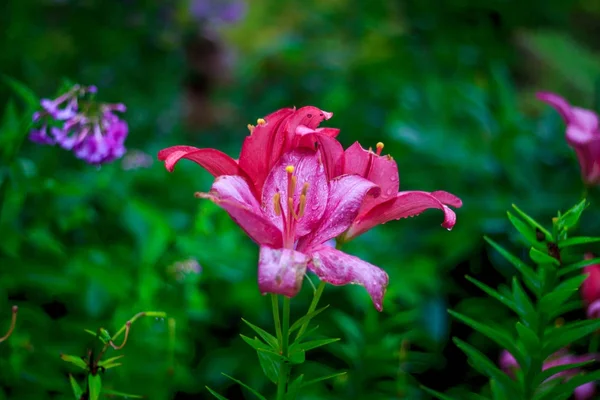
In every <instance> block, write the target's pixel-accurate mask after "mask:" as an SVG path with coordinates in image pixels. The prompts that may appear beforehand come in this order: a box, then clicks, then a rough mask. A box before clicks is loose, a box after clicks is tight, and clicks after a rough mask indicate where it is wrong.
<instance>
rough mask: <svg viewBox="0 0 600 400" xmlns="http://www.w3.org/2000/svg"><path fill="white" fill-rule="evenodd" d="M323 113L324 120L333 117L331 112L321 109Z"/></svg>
mask: <svg viewBox="0 0 600 400" xmlns="http://www.w3.org/2000/svg"><path fill="white" fill-rule="evenodd" d="M323 115H325V119H326V120H328V119H331V117H333V113H332V112H327V111H323Z"/></svg>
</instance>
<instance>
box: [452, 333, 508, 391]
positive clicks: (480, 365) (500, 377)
mask: <svg viewBox="0 0 600 400" xmlns="http://www.w3.org/2000/svg"><path fill="white" fill-rule="evenodd" d="M452 340H453V341H454V343H455V344H456V346H457V347H458V348H459V349H461V350H462V351H463V352H464V353H465V354H466V355H467V356H468V357H469V359H470V360H471V361H472V362H471V365H472V366H473V368H475V369H476V370H478V371H479V372H480V373H482V374H483V375H486V376H488V377H490V378H491V379H494V380H496V381H497V383H498V385H501V386H502V389H503V390H504V392H507V393H510V394H515V395H516V394H517V393H518V388H517V384H516V382H514V381H513V380H512V379H511V378H510V377H509V376H508V375H506V373H504V371H502V370H500V369H499V368H498V367H497V366H496V364H495V363H494V362H492V361H491V360H490V359H489V358H487V357H486V356H485V355H483V353H481V352H480V351H479V350H477V349H476V348H474V347H473V346H471V345H470V344H468V343H466V342H463V341H462V340H460V339H458V338H456V337H455V338H453V339H452Z"/></svg>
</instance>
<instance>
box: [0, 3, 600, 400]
mask: <svg viewBox="0 0 600 400" xmlns="http://www.w3.org/2000/svg"><path fill="white" fill-rule="evenodd" d="M192 3H193V4H192ZM200 3H202V4H200ZM225 3H228V4H225ZM599 26H600V3H599V2H598V1H596V0H581V1H565V0H545V1H542V0H531V1H528V2H525V1H516V0H503V1H499V0H492V1H487V2H484V1H479V0H448V1H439V0H437V1H434V0H411V1H398V0H388V1H384V0H372V1H369V2H366V1H359V0H329V1H317V0H302V1H300V0H285V1H277V0H251V2H250V0H248V2H247V3H246V4H245V7H244V3H240V2H237V3H235V4H234V2H233V1H229V2H225V1H203V0H193V1H191V2H187V1H184V2H181V1H173V2H171V3H167V2H159V1H133V0H129V1H126V0H122V1H116V0H110V1H100V0H81V1H74V0H73V1H69V0H8V1H6V2H2V4H0V49H1V51H0V72H1V73H3V74H6V75H8V76H11V77H13V78H15V79H17V80H19V81H21V82H23V83H24V84H25V85H27V86H28V87H30V88H31V89H32V90H34V91H35V92H36V93H37V94H38V95H39V96H40V97H52V96H54V95H55V92H56V90H57V89H58V87H59V86H60V84H61V82H62V80H63V78H68V79H71V80H73V81H76V82H79V83H82V84H95V85H97V86H98V88H99V94H98V97H99V98H100V99H102V100H104V101H108V102H123V103H125V104H126V105H127V107H128V111H127V113H126V114H125V119H126V120H127V122H128V123H129V127H130V134H129V137H128V140H127V142H126V146H127V148H128V150H129V153H128V154H127V155H126V156H125V157H124V159H122V160H119V161H117V162H114V163H113V164H110V165H105V166H102V167H101V168H96V167H91V166H88V165H86V164H84V163H83V162H81V161H79V160H76V159H75V158H74V156H73V155H72V154H70V153H68V152H66V151H63V150H61V149H58V148H53V147H41V146H37V145H35V144H33V143H30V142H26V143H25V144H24V146H23V147H22V148H21V151H20V153H19V158H18V159H17V161H16V162H15V163H14V164H12V165H5V164H4V165H0V173H1V176H2V180H3V182H6V185H5V186H6V188H7V190H6V196H5V202H4V208H3V210H2V214H1V215H2V219H1V220H0V331H3V330H4V329H5V328H6V327H8V325H9V321H10V306H12V305H13V304H16V305H18V306H19V308H20V311H19V319H18V322H17V327H16V329H15V332H14V333H13V335H12V337H11V338H10V339H9V340H8V341H6V342H4V343H1V344H0V399H4V398H6V399H23V400H26V399H36V400H45V399H69V398H72V393H71V391H70V390H71V389H70V387H69V383H68V374H69V373H74V374H75V376H76V377H81V375H77V370H76V368H75V367H73V366H72V365H70V364H67V363H65V362H64V361H62V360H61V359H60V357H59V355H60V354H61V353H67V354H73V355H79V356H84V355H85V354H86V352H87V349H88V348H89V346H90V343H91V340H92V339H93V338H92V337H91V336H89V335H88V334H87V333H85V332H84V331H83V329H84V328H87V329H91V330H95V329H97V328H99V327H104V328H106V329H108V330H110V331H111V332H114V331H116V329H118V328H119V327H120V326H121V325H122V324H123V323H124V322H125V321H127V320H128V319H129V318H131V317H132V316H133V315H134V314H136V313H137V312H140V311H165V312H167V313H168V317H169V318H172V320H171V322H169V319H165V320H160V319H159V320H156V319H154V318H147V319H142V320H139V321H138V322H136V323H135V324H134V326H133V327H132V330H131V334H130V337H129V342H128V344H127V345H126V346H125V348H124V349H123V350H122V354H124V355H125V357H124V359H123V366H122V367H119V368H115V369H112V370H110V371H108V372H107V373H106V375H104V377H103V380H104V384H105V386H106V387H107V388H115V389H118V390H121V391H124V392H129V393H134V394H140V395H144V396H145V397H146V398H148V399H177V400H185V399H203V398H210V397H209V396H210V395H209V394H208V392H207V391H206V389H205V388H204V387H205V386H206V385H208V386H210V387H211V388H213V389H215V390H217V391H219V392H220V393H222V394H224V395H225V396H227V397H228V398H231V399H236V398H244V397H243V396H244V395H247V394H248V393H246V392H244V391H243V390H242V389H240V387H239V386H237V385H235V384H234V383H233V382H231V381H229V380H227V379H226V378H225V377H223V376H222V375H221V372H225V373H227V374H229V375H232V376H234V377H236V378H238V379H240V380H242V381H244V382H246V383H247V384H249V385H250V386H252V387H254V388H256V389H258V390H259V391H261V392H263V393H265V394H267V395H270V394H272V391H273V388H272V385H271V384H270V382H268V381H267V379H266V378H265V377H264V376H263V374H262V371H261V369H260V367H259V365H258V362H257V360H256V355H255V353H254V351H253V350H252V349H251V348H249V347H248V346H247V345H246V344H245V343H243V341H242V340H241V339H240V338H239V333H244V334H247V335H251V333H250V331H249V328H247V327H246V326H245V325H244V324H243V323H242V321H241V317H244V318H245V319H247V320H249V321H251V322H253V323H255V324H257V325H259V326H261V327H263V328H265V329H267V330H270V331H272V330H273V328H272V316H271V310H270V303H269V299H268V298H266V297H263V296H261V295H260V294H259V292H258V288H257V284H256V266H257V254H258V250H257V248H256V246H255V245H254V244H253V243H251V241H250V240H249V239H248V238H246V237H245V236H244V234H243V233H242V232H241V230H240V229H238V227H237V226H235V224H234V223H233V222H232V221H231V220H230V219H229V217H228V216H227V215H226V213H225V212H223V211H222V210H220V209H219V208H217V207H216V206H215V205H213V204H212V203H210V202H207V201H200V200H198V199H195V198H194V197H193V193H194V192H195V191H199V190H208V189H209V187H210V183H211V177H210V175H209V174H208V173H206V172H205V171H204V170H202V169H201V168H199V167H198V166H197V165H195V164H193V163H191V162H182V163H181V164H180V165H178V166H177V168H176V170H175V172H174V173H172V174H169V173H168V172H167V171H165V169H164V167H163V166H162V164H161V163H160V162H158V161H157V160H156V159H155V155H156V153H157V151H158V150H160V149H161V148H163V147H167V146H171V145H176V144H187V145H193V146H197V147H216V148H219V149H221V150H223V151H226V152H227V153H229V154H230V155H233V156H237V152H238V150H239V148H240V146H241V142H242V139H243V137H244V136H245V135H247V133H248V131H247V129H246V125H247V124H248V123H254V121H256V119H257V118H259V117H263V116H264V115H266V114H268V113H270V112H272V111H274V110H276V109H279V108H283V107H289V106H294V105H295V106H298V107H300V106H303V105H315V106H317V107H320V108H322V109H324V110H326V111H332V112H334V117H333V118H332V119H331V120H330V121H327V124H326V125H327V126H333V127H339V128H341V130H342V131H341V132H342V133H341V134H340V136H339V139H340V141H341V142H342V143H343V144H344V145H345V146H347V145H350V144H351V143H352V142H354V141H355V140H359V141H360V142H361V143H362V144H363V146H364V147H369V146H374V145H375V144H376V143H377V142H378V141H383V142H384V143H385V149H384V153H388V154H391V155H392V156H393V157H394V159H395V160H396V161H397V163H398V165H399V168H400V177H401V188H402V189H403V190H426V191H433V190H446V191H449V192H451V193H454V194H456V195H458V196H459V197H461V198H462V200H463V202H464V206H463V208H462V209H460V210H458V211H457V214H458V223H457V225H456V227H455V228H454V230H453V231H452V232H448V231H446V230H445V229H443V228H441V227H440V226H439V225H440V223H441V222H442V220H441V214H440V213H439V212H435V211H428V212H426V213H424V214H423V215H421V216H419V217H418V218H412V219H408V220H402V221H395V222H392V223H389V224H386V225H385V226H381V227H378V228H376V229H374V230H372V231H370V232H368V233H367V234H365V235H363V236H361V237H360V238H358V239H356V240H354V241H353V242H351V243H349V244H347V245H346V247H345V251H347V252H349V253H351V254H355V255H358V256H360V257H362V258H364V259H365V260H368V261H369V262H371V263H373V264H376V265H378V266H380V267H382V268H384V269H385V270H386V271H387V272H388V274H389V275H390V285H389V288H388V291H387V295H386V300H385V305H384V308H385V310H384V312H383V313H381V314H379V313H377V312H376V311H375V309H374V308H373V306H372V304H371V301H370V300H369V298H368V296H367V295H366V292H365V291H364V290H363V289H362V288H360V287H350V286H348V287H341V288H338V287H332V286H328V287H327V289H326V290H325V294H324V297H323V300H322V304H331V308H330V309H329V310H327V311H326V312H325V314H322V315H320V316H319V317H317V323H318V324H319V325H320V328H319V331H318V332H319V334H321V335H324V336H330V337H331V336H333V337H340V338H341V339H342V340H341V341H340V342H338V343H335V344H333V345H330V346H327V347H324V348H321V349H319V350H317V351H314V352H312V353H309V360H308V362H307V363H306V364H305V365H303V366H302V367H301V369H302V370H303V372H304V373H305V375H306V377H307V378H308V377H317V376H320V375H325V374H327V373H331V372H334V371H337V370H347V371H348V374H347V375H346V376H344V377H341V378H337V379H335V380H332V381H330V382H327V383H323V384H321V385H316V386H314V387H312V388H310V389H308V390H307V391H306V392H305V393H304V394H303V397H302V398H303V399H331V398H344V399H365V398H379V399H396V398H408V399H428V398H429V397H428V396H426V395H425V394H423V393H422V392H421V391H420V390H419V389H418V384H419V383H422V384H425V385H427V386H429V387H432V388H434V389H436V390H439V391H446V390H447V389H448V388H449V387H451V386H458V388H455V389H453V390H455V391H457V392H456V393H460V386H463V387H465V388H467V387H468V388H471V389H472V390H476V389H477V388H478V387H480V386H481V385H483V384H485V382H486V381H485V379H484V378H482V377H480V376H477V374H476V373H474V372H471V371H470V370H469V367H468V365H467V362H466V360H465V358H464V356H463V355H462V353H460V352H459V351H458V350H457V349H456V348H455V347H454V345H453V344H452V343H451V342H449V337H450V336H451V335H456V336H459V337H461V338H463V339H466V340H470V341H472V342H474V343H475V344H476V345H477V346H478V348H480V349H482V350H483V351H484V352H486V353H488V354H490V355H492V356H493V357H494V358H495V357H496V356H495V355H494V354H495V353H498V351H499V349H498V348H496V347H493V345H492V344H490V343H489V341H487V340H485V339H484V338H482V337H481V336H479V335H478V334H474V333H472V331H471V329H470V328H465V327H463V326H461V325H460V324H457V323H451V321H450V319H449V318H448V315H447V313H446V312H445V310H446V309H447V308H449V307H452V308H455V309H457V310H458V311H461V312H463V313H465V314H468V315H471V316H475V317H477V318H485V319H487V320H492V321H497V322H501V321H510V318H511V317H510V316H509V315H507V313H506V311H505V310H504V309H502V308H501V307H500V306H499V305H498V304H496V303H495V302H494V301H493V300H489V299H485V298H483V296H482V295H481V293H480V292H479V291H478V290H477V289H476V288H473V287H472V285H470V284H469V283H468V282H467V281H466V280H465V279H464V274H466V273H468V274H473V275H474V276H477V277H478V278H479V279H480V280H482V281H484V282H486V283H488V284H490V285H496V284H497V283H499V282H504V281H505V280H506V278H507V277H508V276H510V275H511V273H512V271H511V270H510V268H509V267H508V265H506V263H505V262H504V261H502V260H501V259H500V258H499V257H498V255H497V254H495V253H493V252H489V251H488V249H487V248H486V246H485V245H484V242H483V240H482V235H484V234H487V235H490V236H492V237H494V239H495V240H497V241H499V242H501V243H503V244H505V245H507V246H508V247H509V248H511V249H513V250H514V249H518V248H519V247H518V243H516V242H514V243H511V242H513V241H514V240H515V238H516V234H514V232H513V230H511V228H510V227H509V223H508V221H507V220H506V218H505V212H506V210H508V209H509V208H510V206H511V204H512V203H515V204H517V205H518V206H519V207H520V208H521V209H523V210H524V211H525V212H527V213H529V214H530V215H532V216H533V217H535V218H540V219H542V220H545V221H547V222H548V223H549V222H550V221H549V218H550V217H552V216H554V215H555V214H556V210H557V209H562V210H565V209H567V208H569V207H570V206H572V205H573V204H575V202H577V201H578V200H579V199H580V198H581V196H582V193H583V185H582V184H581V182H580V179H579V169H578V164H577V161H576V159H575V156H574V153H573V152H572V150H571V149H570V148H569V147H568V146H567V145H566V143H565V141H564V125H563V123H562V121H561V120H560V118H559V116H558V114H556V113H555V112H554V111H553V110H551V109H550V108H549V107H547V106H545V105H543V104H541V103H539V102H537V101H536V100H535V99H534V93H535V91H537V90H550V91H554V92H557V93H560V94H561V95H563V96H565V97H567V98H568V99H570V100H571V101H572V103H574V104H577V105H579V106H581V107H585V108H594V107H596V109H598V107H599V106H600V104H599V102H598V100H599V97H598V90H597V89H596V88H597V87H598V84H597V82H598V79H599V78H600V40H599V39H598V38H599V37H600V35H599V34H600V31H599V29H598V27H599ZM13 101H14V102H13ZM0 107H2V108H1V109H6V110H9V108H10V109H11V110H13V109H14V110H17V111H16V112H17V113H18V114H17V115H18V116H19V119H27V118H29V117H30V115H29V114H26V112H27V109H26V107H25V104H24V103H23V102H21V101H20V99H19V98H18V97H17V96H15V95H14V93H13V92H12V91H11V89H10V88H9V87H8V86H7V85H2V86H0ZM13 107H16V108H13ZM10 115H13V116H14V114H11V113H10V112H8V111H7V112H6V113H5V118H4V124H2V125H1V126H2V127H3V128H2V129H3V130H4V131H0V138H2V136H3V135H4V136H5V137H7V135H8V129H9V128H10V127H11V124H10V123H7V121H9V120H10V118H9V117H10ZM9 122H10V121H9ZM13 125H14V124H13ZM20 134H21V136H22V135H25V134H26V132H21V133H20ZM144 154H146V155H149V156H150V157H151V160H153V162H151V163H150V162H149V160H148V159H147V156H146V158H144ZM140 160H141V161H142V162H140ZM589 196H590V197H589V198H590V200H592V202H593V201H594V198H597V197H599V194H598V193H597V190H596V189H593V190H591V192H590V193H589ZM586 215H587V217H586V219H585V221H584V222H583V224H582V225H583V226H582V227H581V229H580V232H581V233H582V234H594V233H595V234H596V235H597V229H598V227H599V225H600V224H599V223H598V222H595V221H600V220H599V219H598V218H599V217H600V208H598V207H595V208H594V207H591V209H590V210H589V211H588V212H587V213H586ZM186 260H188V262H187V263H185V261H186ZM189 260H191V261H189ZM195 262H196V263H197V265H196V264H195ZM186 266H187V267H186ZM310 298H311V290H310V285H308V284H305V285H304V288H303V290H302V292H301V293H300V295H298V296H297V297H296V298H294V300H293V302H292V313H293V315H294V316H296V317H299V316H301V315H302V313H303V312H305V310H306V308H307V306H308V303H309V302H310ZM403 347H404V348H405V349H408V352H404V351H402V350H401V349H402V348H403ZM248 398H250V397H248Z"/></svg>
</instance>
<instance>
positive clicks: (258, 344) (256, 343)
mask: <svg viewBox="0 0 600 400" xmlns="http://www.w3.org/2000/svg"><path fill="white" fill-rule="evenodd" d="M240 336H241V338H242V339H243V340H244V342H246V343H248V344H249V345H250V346H251V347H252V348H253V349H255V350H258V349H263V350H270V349H272V348H271V347H270V346H269V345H268V344H266V343H265V342H262V341H261V340H259V339H258V338H256V337H255V338H254V339H251V338H249V337H248V336H244V335H240Z"/></svg>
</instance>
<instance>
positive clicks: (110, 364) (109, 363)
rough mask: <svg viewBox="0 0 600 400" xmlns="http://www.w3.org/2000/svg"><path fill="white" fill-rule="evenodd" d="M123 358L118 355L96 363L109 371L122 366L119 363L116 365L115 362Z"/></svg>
mask: <svg viewBox="0 0 600 400" xmlns="http://www.w3.org/2000/svg"><path fill="white" fill-rule="evenodd" d="M123 357H125V356H124V355H120V356H116V357H111V358H107V359H106V360H102V361H100V362H99V363H98V366H100V367H103V368H104V369H111V368H114V367H118V366H119V365H122V364H121V363H116V362H115V361H117V360H118V359H120V358H123Z"/></svg>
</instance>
